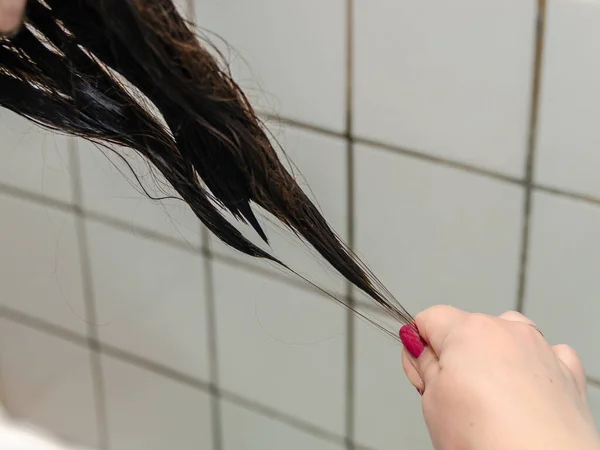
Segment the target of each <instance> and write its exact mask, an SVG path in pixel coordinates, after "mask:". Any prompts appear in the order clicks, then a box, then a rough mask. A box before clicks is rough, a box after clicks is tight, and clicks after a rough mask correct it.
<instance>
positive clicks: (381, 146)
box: [261, 0, 525, 185]
mask: <svg viewBox="0 0 600 450" xmlns="http://www.w3.org/2000/svg"><path fill="white" fill-rule="evenodd" d="M346 1H350V0H346ZM261 116H262V117H264V118H265V119H266V120H274V121H277V122H280V123H282V124H284V125H287V126H291V127H294V128H299V129H302V130H306V131H312V132H314V133H318V134H323V135H326V136H331V137H337V138H341V139H348V138H349V139H351V140H352V141H353V142H354V143H356V144H362V145H368V146H370V147H373V148H375V149H377V150H383V151H388V152H392V153H396V154H399V155H403V156H407V157H410V158H416V159H420V160H423V161H428V162H431V163H434V164H439V165H442V166H446V167H451V168H454V169H458V170H462V171H466V172H469V173H474V174H478V175H483V176H487V177H489V178H493V179H496V180H500V181H504V182H507V183H511V184H518V185H524V184H525V181H524V180H523V179H521V178H519V177H515V176H511V175H506V174H504V173H502V172H497V171H494V170H490V169H485V168H483V167H478V166H474V165H471V164H467V163H463V162H461V161H456V160H453V159H448V158H443V157H441V156H436V155H433V154H431V153H426V152H423V151H419V150H412V149H407V148H404V147H400V146H397V145H393V144H388V143H385V142H381V141H378V140H375V139H369V138H364V137H359V136H355V135H353V134H352V133H351V132H350V135H349V133H348V132H346V133H339V132H337V131H333V130H330V129H326V128H322V127H319V126H315V125H312V124H309V123H305V122H300V121H298V120H295V119H289V118H286V117H279V116H276V115H273V114H261ZM346 120H348V119H346Z"/></svg>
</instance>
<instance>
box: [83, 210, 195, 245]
mask: <svg viewBox="0 0 600 450" xmlns="http://www.w3.org/2000/svg"><path fill="white" fill-rule="evenodd" d="M82 214H83V216H84V217H85V218H87V219H90V220H92V221H94V222H96V223H101V224H103V225H107V226H109V227H111V228H114V229H117V230H122V231H127V232H131V233H133V234H134V235H135V236H137V237H141V238H145V239H152V240H154V241H157V242H161V243H163V244H168V245H170V246H171V247H175V248H178V249H180V250H184V251H187V252H191V253H198V252H199V251H200V250H201V248H200V247H195V246H194V245H192V244H190V243H189V242H186V241H183V240H180V239H177V238H175V237H171V236H168V235H166V234H162V233H159V232H157V231H154V230H150V229H147V228H140V227H137V226H135V225H133V224H131V223H129V222H127V221H125V220H121V219H117V218H115V217H111V216H107V215H105V214H101V213H97V212H94V211H83V212H82ZM165 214H167V213H166V212H165Z"/></svg>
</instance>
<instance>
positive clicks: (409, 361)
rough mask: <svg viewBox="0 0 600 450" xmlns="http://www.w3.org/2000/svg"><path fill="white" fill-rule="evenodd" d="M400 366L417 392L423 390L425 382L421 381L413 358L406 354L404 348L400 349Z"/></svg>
mask: <svg viewBox="0 0 600 450" xmlns="http://www.w3.org/2000/svg"><path fill="white" fill-rule="evenodd" d="M402 368H403V369H404V373H405V374H406V378H408V381H410V383H411V384H412V385H413V386H414V387H415V388H417V390H418V391H419V392H423V391H424V390H425V383H424V382H423V379H422V378H421V375H419V372H418V370H417V367H416V364H415V360H414V359H413V358H412V357H411V356H410V355H409V354H408V352H407V351H406V348H404V349H402Z"/></svg>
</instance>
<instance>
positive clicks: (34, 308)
mask: <svg viewBox="0 0 600 450" xmlns="http://www.w3.org/2000/svg"><path fill="white" fill-rule="evenodd" d="M0 217H2V233H1V234H0V248H2V256H1V257H0V285H1V286H2V291H3V295H2V297H1V299H0V305H3V306H7V307H9V308H13V309H16V310H18V311H21V312H24V313H27V314H30V315H32V316H35V317H38V318H40V319H42V320H44V321H46V322H51V323H53V324H55V325H60V326H62V327H65V328H68V329H70V330H72V331H76V332H79V333H85V330H86V320H87V318H86V311H85V301H84V298H83V288H82V280H81V262H80V258H79V248H78V241H77V234H76V228H75V217H74V216H73V215H72V214H68V213H64V212H61V211H57V210H55V209H52V208H51V207H47V206H41V205H38V204H34V203H30V202H27V201H24V200H21V199H18V198H14V197H9V196H7V195H0Z"/></svg>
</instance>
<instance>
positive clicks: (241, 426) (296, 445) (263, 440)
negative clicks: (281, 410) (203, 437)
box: [221, 401, 344, 450]
mask: <svg viewBox="0 0 600 450" xmlns="http://www.w3.org/2000/svg"><path fill="white" fill-rule="evenodd" d="M221 405H222V406H221V410H222V417H223V419H222V421H223V422H222V423H223V441H224V445H223V448H224V450H256V449H260V450H280V449H283V448H285V449H289V450H306V449H311V450H342V449H343V448H344V447H343V446H342V445H340V444H335V443H332V442H328V441H324V440H322V439H320V438H318V437H315V436H313V435H310V434H307V433H306V432H304V431H301V430H299V429H297V428H294V427H292V426H290V425H287V424H284V423H281V422H278V421H276V420H274V419H271V418H268V417H265V416H261V415H258V414H256V413H254V412H251V411H248V410H247V409H244V408H242V407H240V406H237V405H234V404H231V403H228V402H226V401H223V402H222V403H221Z"/></svg>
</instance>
